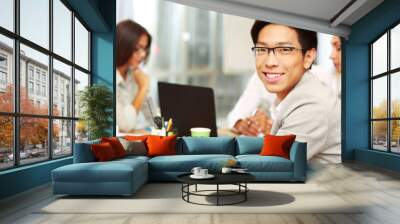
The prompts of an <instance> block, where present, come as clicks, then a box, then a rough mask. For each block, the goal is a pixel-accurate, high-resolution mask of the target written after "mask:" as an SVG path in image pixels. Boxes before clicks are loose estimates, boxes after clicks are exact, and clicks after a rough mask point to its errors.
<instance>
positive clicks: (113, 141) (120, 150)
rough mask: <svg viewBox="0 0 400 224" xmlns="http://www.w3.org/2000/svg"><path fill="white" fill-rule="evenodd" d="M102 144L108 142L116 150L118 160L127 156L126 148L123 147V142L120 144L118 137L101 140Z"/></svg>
mask: <svg viewBox="0 0 400 224" xmlns="http://www.w3.org/2000/svg"><path fill="white" fill-rule="evenodd" d="M101 142H108V143H110V145H111V146H112V148H113V149H114V152H115V155H116V156H117V158H122V157H124V156H126V151H125V149H124V146H122V144H121V142H119V140H118V138H117V137H104V138H101Z"/></svg>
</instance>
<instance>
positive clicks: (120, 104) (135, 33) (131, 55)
mask: <svg viewBox="0 0 400 224" xmlns="http://www.w3.org/2000/svg"><path fill="white" fill-rule="evenodd" d="M116 45H117V71H116V87H117V111H116V113H117V125H118V128H119V131H121V132H129V131H131V130H134V129H135V128H136V127H137V125H138V117H139V112H140V110H141V107H142V104H143V102H144V101H145V100H146V97H147V94H148V90H149V76H148V75H146V74H145V73H144V72H143V71H142V69H141V68H140V67H139V66H140V65H141V64H142V63H145V62H146V61H147V59H148V57H149V54H150V46H151V35H150V34H149V33H148V32H147V30H146V29H145V28H143V27H142V26H141V25H139V24H138V23H136V22H134V21H132V20H125V21H122V22H120V23H118V24H117V32H116Z"/></svg>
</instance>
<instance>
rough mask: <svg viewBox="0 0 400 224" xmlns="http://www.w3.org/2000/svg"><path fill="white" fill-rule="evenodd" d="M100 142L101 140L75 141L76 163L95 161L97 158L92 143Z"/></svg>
mask: <svg viewBox="0 0 400 224" xmlns="http://www.w3.org/2000/svg"><path fill="white" fill-rule="evenodd" d="M98 143H100V140H94V141H88V142H81V143H75V145H74V163H89V162H95V161H96V158H95V157H94V155H93V153H92V150H91V148H90V146H91V145H92V144H98Z"/></svg>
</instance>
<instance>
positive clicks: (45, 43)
mask: <svg viewBox="0 0 400 224" xmlns="http://www.w3.org/2000/svg"><path fill="white" fill-rule="evenodd" d="M14 2H17V3H18V2H19V3H20V4H19V5H20V7H19V12H17V13H14ZM67 4H68V2H67V1H62V0H34V1H32V0H19V1H13V0H0V26H1V27H2V28H5V29H7V30H8V31H11V32H12V33H10V32H8V31H4V29H0V127H1V128H0V170H4V169H12V168H15V167H19V166H23V165H27V164H32V163H38V162H43V161H47V160H50V159H53V158H59V157H64V156H70V155H72V152H73V145H74V141H75V138H74V137H73V136H75V130H76V127H75V124H76V121H77V120H78V119H79V116H76V115H74V113H73V112H74V110H75V108H74V106H73V105H74V103H75V100H76V98H75V94H76V91H74V88H71V87H73V86H78V85H79V86H81V85H86V86H87V85H89V84H90V83H89V81H88V80H90V75H91V71H90V69H89V68H90V57H89V55H90V53H89V52H90V49H91V46H90V40H89V37H90V31H89V30H88V29H87V27H86V25H85V24H84V23H83V22H82V21H81V20H80V19H79V18H78V17H77V15H75V12H74V11H73V10H71V7H70V6H68V5H67ZM17 10H18V8H17ZM50 10H52V11H50ZM49 15H53V16H52V17H50V16H49ZM16 16H20V17H19V18H16ZM73 18H74V19H73ZM14 21H19V23H17V24H15V25H16V26H17V27H16V29H15V30H14ZM50 24H53V26H52V27H51V28H50V27H49V25H50ZM75 25H76V26H77V27H76V28H75V30H73V29H74V26H75ZM73 33H75V35H73ZM50 34H52V35H50ZM50 38H52V39H50ZM14 43H17V44H18V49H19V51H17V52H16V54H17V56H18V57H17V58H19V61H18V62H15V60H14V58H15V55H13V54H14V52H15V47H17V46H14ZM50 43H53V44H52V46H51V45H50ZM73 43H77V44H75V48H74V47H73ZM72 55H76V57H75V58H72ZM75 59H76V60H75ZM49 62H52V63H49ZM78 62H79V63H78ZM16 65H19V66H18V68H17V69H16V71H17V72H18V73H15V71H14V70H15V67H16ZM50 72H51V73H50ZM74 73H82V74H85V77H84V78H83V80H82V77H81V76H82V75H79V74H78V77H77V78H74V77H75V76H74ZM14 76H15V77H17V80H18V85H19V86H18V87H19V88H14V86H15V80H14ZM74 79H75V80H74ZM85 79H86V81H85ZM51 80H52V81H53V82H50V81H51ZM3 83H6V88H1V87H2V84H3ZM51 83H53V84H52V85H51ZM61 83H62V85H63V86H61V85H60V84H61ZM74 83H76V85H74ZM15 89H17V90H18V91H19V94H15V93H14V91H15ZM14 95H17V96H19V97H18V98H17V99H15V98H14ZM60 101H63V103H62V105H61V103H60ZM52 102H53V103H52ZM51 103H52V104H53V105H51ZM14 107H17V108H19V111H14ZM15 126H16V128H17V130H19V131H18V132H16V133H15V134H14V132H13V130H14V127H15ZM14 143H16V144H15V145H14ZM14 152H16V153H15V155H14Z"/></svg>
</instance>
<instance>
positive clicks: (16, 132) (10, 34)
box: [0, 0, 93, 172]
mask: <svg viewBox="0 0 400 224" xmlns="http://www.w3.org/2000/svg"><path fill="white" fill-rule="evenodd" d="M47 1H48V3H49V12H48V13H49V27H48V29H49V47H48V49H46V48H45V47H42V46H40V45H39V44H36V43H34V42H33V41H30V40H29V39H26V38H24V37H23V36H21V35H20V0H14V1H13V10H14V18H13V20H14V21H13V22H14V24H13V25H14V30H13V31H10V30H8V29H6V28H4V27H1V26H0V35H2V36H4V37H7V38H10V39H12V41H13V45H14V46H13V52H12V53H13V54H12V57H13V59H12V62H13V63H12V65H11V66H12V69H11V71H12V72H13V74H12V75H13V78H14V80H13V81H14V83H13V84H14V93H13V95H14V100H13V102H14V105H13V107H14V110H13V112H1V111H0V116H4V117H11V118H12V120H13V154H14V155H13V157H14V158H13V159H14V161H13V166H10V167H5V168H0V172H2V171H5V170H10V169H16V168H19V167H23V166H29V165H33V164H38V163H43V162H46V161H49V160H54V159H61V158H65V157H70V156H73V152H74V143H75V126H76V124H75V123H76V121H78V120H79V117H75V108H74V107H72V108H71V110H72V111H71V114H70V115H69V116H68V115H65V116H61V115H60V116H56V115H53V96H54V95H53V75H54V74H53V70H54V69H53V59H56V60H58V61H59V62H61V63H64V64H66V65H68V66H71V81H70V83H71V85H70V86H71V90H70V91H71V93H72V97H71V98H72V99H70V100H71V101H72V102H71V104H72V105H74V103H75V97H74V96H75V94H76V93H75V88H74V85H73V84H74V82H75V69H77V70H79V71H81V72H83V73H85V74H87V75H88V77H89V83H88V86H91V85H92V80H93V77H92V71H91V70H92V69H91V65H92V62H91V49H92V44H91V37H92V31H91V30H90V29H89V27H88V26H87V24H86V23H85V22H84V20H83V19H82V18H81V17H80V16H79V15H78V14H77V13H76V12H75V11H74V10H73V9H72V7H71V6H70V5H69V4H68V3H67V2H66V1H65V0H59V1H60V2H61V3H62V4H63V5H64V6H65V7H66V8H67V9H68V10H69V11H71V18H70V23H71V33H70V35H71V49H70V50H71V59H67V58H64V57H63V56H61V55H59V54H57V53H55V52H54V51H53V50H54V49H53V41H54V39H53V32H54V29H53V23H54V22H53V21H54V18H53V15H54V14H53V10H54V9H53V5H54V4H53V1H54V0H47ZM75 18H76V19H77V20H79V22H80V23H81V24H82V25H83V27H84V28H85V29H86V30H87V31H88V62H89V65H88V69H85V68H83V67H81V66H79V65H78V64H76V63H75V25H74V20H75ZM21 44H23V45H25V46H27V47H29V48H32V49H33V50H36V51H38V52H40V53H42V54H45V55H46V56H48V59H49V61H48V71H47V80H46V84H45V85H44V83H42V77H41V75H42V72H44V70H42V69H40V71H39V80H37V77H36V72H37V68H35V67H33V66H32V67H33V70H32V71H33V79H31V77H30V70H29V69H30V68H31V65H30V64H29V63H27V64H26V66H27V67H26V71H27V72H26V74H25V76H26V82H27V84H26V87H27V91H29V89H28V88H29V87H28V82H30V81H32V82H33V86H34V92H36V89H35V85H36V84H39V83H40V87H41V88H42V85H44V86H45V90H46V91H45V95H46V96H47V97H48V99H47V100H48V108H49V109H48V112H47V114H46V115H39V114H27V113H21V112H20V85H21V83H20V82H21V80H20V78H21V77H20V70H21V68H20V65H21V61H20V59H21V56H20V53H21V52H20V45H21ZM41 88H40V94H39V95H37V96H38V97H43V96H42V91H41ZM46 92H47V93H46ZM35 95H36V94H35ZM34 103H35V102H34ZM21 118H45V119H47V123H48V135H47V143H48V144H47V149H46V150H48V155H47V157H44V158H43V160H40V161H38V162H31V163H26V164H25V163H24V164H21V158H20V149H19V148H20V143H19V141H20V132H21V131H20V119H21ZM57 120H64V121H70V122H71V129H72V130H71V146H70V148H71V153H70V154H68V155H62V156H55V155H53V152H54V149H55V148H54V147H53V144H52V143H53V123H55V122H56V121H57Z"/></svg>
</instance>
